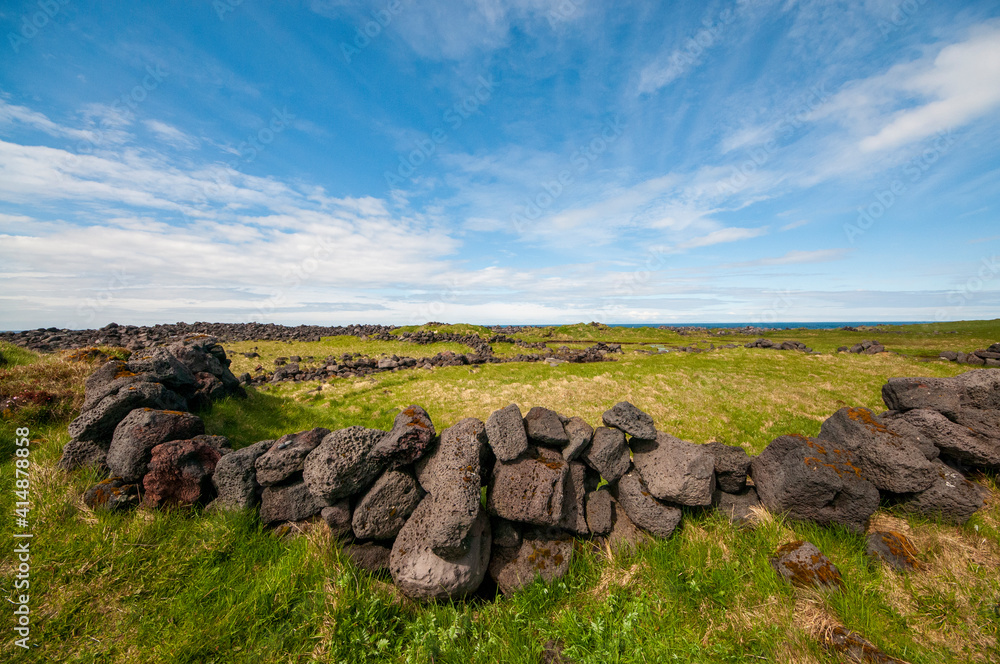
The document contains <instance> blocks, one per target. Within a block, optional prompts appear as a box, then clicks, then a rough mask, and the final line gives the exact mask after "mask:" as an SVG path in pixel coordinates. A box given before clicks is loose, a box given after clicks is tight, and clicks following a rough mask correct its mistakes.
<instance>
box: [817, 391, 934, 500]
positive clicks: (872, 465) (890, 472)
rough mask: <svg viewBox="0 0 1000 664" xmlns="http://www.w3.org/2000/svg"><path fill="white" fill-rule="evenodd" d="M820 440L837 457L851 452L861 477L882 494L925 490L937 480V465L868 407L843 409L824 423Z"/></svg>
mask: <svg viewBox="0 0 1000 664" xmlns="http://www.w3.org/2000/svg"><path fill="white" fill-rule="evenodd" d="M818 439H819V441H820V443H821V444H822V445H824V446H827V447H831V448H832V452H833V454H834V455H836V453H837V451H838V450H844V451H847V452H850V453H851V454H852V456H853V463H854V464H855V465H856V466H857V467H858V468H859V469H860V470H861V475H862V476H863V477H864V478H865V479H866V480H868V481H869V482H871V483H872V484H874V485H875V488H877V489H880V490H882V491H891V492H893V493H908V492H914V491H923V490H924V489H926V488H927V487H929V486H930V485H931V483H932V482H933V481H934V470H933V466H932V465H931V462H930V461H928V460H927V457H926V456H924V454H923V452H921V451H920V448H918V447H917V445H916V444H915V443H913V442H911V441H909V440H907V439H906V438H904V437H903V436H900V435H899V434H898V433H896V432H895V431H893V430H892V429H890V428H889V427H887V426H886V425H885V423H883V422H882V421H881V420H879V418H878V417H877V416H876V415H874V414H873V413H872V412H871V411H870V410H868V409H867V408H841V409H840V410H838V411H837V412H836V413H834V414H833V415H831V416H830V417H829V418H828V419H827V420H826V421H825V422H823V426H822V427H821V428H820V432H819V436H818Z"/></svg>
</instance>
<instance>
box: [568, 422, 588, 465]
mask: <svg viewBox="0 0 1000 664" xmlns="http://www.w3.org/2000/svg"><path fill="white" fill-rule="evenodd" d="M563 428H565V429H566V435H567V436H569V444H568V445H567V446H566V447H565V449H563V458H565V459H566V460H567V461H573V460H574V459H576V458H577V457H578V456H580V455H581V454H583V452H584V450H586V449H587V446H588V445H590V441H591V440H592V439H593V437H594V427H592V426H590V425H589V424H587V423H586V422H584V421H583V419H582V418H579V417H571V418H569V420H568V421H567V422H566V424H564V425H563Z"/></svg>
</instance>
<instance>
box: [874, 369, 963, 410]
mask: <svg viewBox="0 0 1000 664" xmlns="http://www.w3.org/2000/svg"><path fill="white" fill-rule="evenodd" d="M963 392H964V388H963V387H962V386H961V385H960V384H959V383H957V382H956V381H954V380H953V379H950V378H890V379H889V381H888V382H887V383H886V384H885V385H883V386H882V401H884V402H885V407H886V408H888V409H889V410H897V411H900V412H906V411H908V410H915V409H917V408H929V409H930V410H936V411H938V412H940V413H944V414H945V415H947V414H948V413H953V412H955V411H956V410H958V409H959V408H960V407H961V401H962V393H963Z"/></svg>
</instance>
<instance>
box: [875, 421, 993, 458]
mask: <svg viewBox="0 0 1000 664" xmlns="http://www.w3.org/2000/svg"><path fill="white" fill-rule="evenodd" d="M979 412H982V411H979ZM979 412H973V411H970V410H969V409H965V408H963V409H961V410H959V411H958V412H957V413H956V414H955V417H956V419H958V420H960V421H961V422H962V423H963V424H964V425H965V426H963V424H956V423H955V422H952V421H951V420H949V419H948V418H947V417H945V416H944V415H942V414H941V413H939V412H937V411H934V410H927V409H926V408H918V409H916V410H911V411H908V412H906V413H902V414H898V415H895V416H894V417H890V418H888V425H889V427H890V428H892V429H893V430H895V431H899V432H900V433H901V434H902V433H903V431H902V430H901V429H900V428H898V427H899V424H900V423H904V424H906V425H909V427H911V428H912V429H913V430H914V431H916V432H917V435H918V436H919V438H920V441H921V442H922V443H923V442H926V444H929V445H931V446H932V447H934V449H936V450H940V452H941V453H943V454H946V455H947V456H949V457H951V458H953V459H957V460H958V461H961V462H962V463H967V464H970V465H973V466H985V467H988V468H996V467H1000V438H994V439H991V438H989V437H988V436H986V435H983V434H980V433H978V432H977V431H976V429H977V428H978V429H980V430H983V429H985V427H984V426H983V422H982V420H983V418H982V417H977V415H978V414H979ZM977 425H978V426H977ZM973 427H976V428H973Z"/></svg>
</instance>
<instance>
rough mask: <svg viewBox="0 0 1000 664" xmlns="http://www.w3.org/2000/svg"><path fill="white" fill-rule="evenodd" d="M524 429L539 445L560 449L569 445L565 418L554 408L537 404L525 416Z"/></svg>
mask: <svg viewBox="0 0 1000 664" xmlns="http://www.w3.org/2000/svg"><path fill="white" fill-rule="evenodd" d="M524 429H525V431H527V433H528V438H529V439H531V441H532V442H534V443H535V444H537V445H543V446H545V447H558V448H560V449H561V448H563V447H566V446H567V445H569V435H567V433H566V429H565V427H563V418H561V417H560V416H559V413H557V412H555V411H554V410H549V409H548V408H541V407H539V406H535V407H534V408H532V409H531V410H529V411H528V414H527V415H525V416H524Z"/></svg>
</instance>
